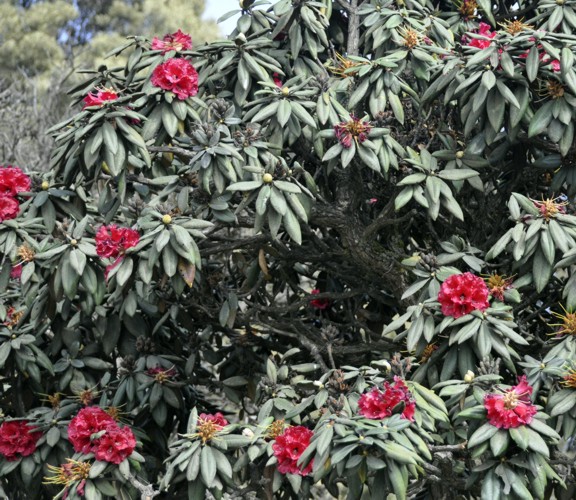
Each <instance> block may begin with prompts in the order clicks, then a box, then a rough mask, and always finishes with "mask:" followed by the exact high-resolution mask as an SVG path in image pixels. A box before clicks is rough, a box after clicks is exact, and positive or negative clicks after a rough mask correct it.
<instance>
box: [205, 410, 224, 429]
mask: <svg viewBox="0 0 576 500" xmlns="http://www.w3.org/2000/svg"><path fill="white" fill-rule="evenodd" d="M206 422H211V423H212V424H213V425H214V426H215V427H218V430H221V429H222V428H223V427H226V426H227V425H228V420H226V419H225V418H224V415H222V413H220V412H217V413H215V414H214V415H212V414H210V413H200V415H198V425H203V424H205V423H206Z"/></svg>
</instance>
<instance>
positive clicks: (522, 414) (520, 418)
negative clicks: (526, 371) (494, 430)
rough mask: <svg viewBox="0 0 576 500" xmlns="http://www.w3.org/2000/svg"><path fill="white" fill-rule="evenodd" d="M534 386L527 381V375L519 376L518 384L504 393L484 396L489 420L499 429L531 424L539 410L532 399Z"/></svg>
mask: <svg viewBox="0 0 576 500" xmlns="http://www.w3.org/2000/svg"><path fill="white" fill-rule="evenodd" d="M531 394H532V387H531V386H529V385H528V382H527V381H526V375H522V377H519V378H518V385H515V386H513V387H511V388H510V389H508V390H506V391H505V392H504V393H492V394H486V395H485V396H484V408H486V412H487V414H486V416H487V417H488V422H489V423H490V424H491V425H493V426H495V427H498V428H499V429H514V428H516V427H520V426H521V425H525V424H529V423H530V422H532V418H533V417H534V415H535V414H536V412H537V411H538V410H537V409H536V406H534V405H533V404H532V402H531V401H530V395H531Z"/></svg>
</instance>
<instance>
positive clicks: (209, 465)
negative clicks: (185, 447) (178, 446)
mask: <svg viewBox="0 0 576 500" xmlns="http://www.w3.org/2000/svg"><path fill="white" fill-rule="evenodd" d="M200 475H201V476H202V481H203V482H204V484H205V485H206V486H207V487H209V488H210V487H212V485H213V482H214V478H215V477H216V458H215V457H214V453H213V451H212V448H210V446H204V447H203V448H202V451H201V452H200Z"/></svg>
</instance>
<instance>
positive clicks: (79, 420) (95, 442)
mask: <svg viewBox="0 0 576 500" xmlns="http://www.w3.org/2000/svg"><path fill="white" fill-rule="evenodd" d="M68 440H69V441H70V442H71V443H72V446H73V447H74V450H75V451H77V452H80V453H94V456H95V457H96V460H102V461H106V462H111V463H113V464H119V463H120V462H122V461H123V460H124V459H125V458H127V457H129V456H130V455H131V454H132V452H133V451H134V448H136V438H135V437H134V433H133V432H132V429H130V427H120V426H119V425H118V423H117V422H116V420H114V419H113V418H112V417H111V416H110V415H109V414H108V413H106V412H105V411H104V410H103V409H102V408H100V407H98V406H88V407H86V408H82V409H81V410H80V411H79V412H78V414H77V415H76V416H75V417H74V418H73V419H72V420H71V421H70V424H68Z"/></svg>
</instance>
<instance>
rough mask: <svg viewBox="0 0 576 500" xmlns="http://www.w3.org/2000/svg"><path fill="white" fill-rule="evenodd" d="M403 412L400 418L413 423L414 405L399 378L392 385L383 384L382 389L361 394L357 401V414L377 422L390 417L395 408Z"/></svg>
mask: <svg viewBox="0 0 576 500" xmlns="http://www.w3.org/2000/svg"><path fill="white" fill-rule="evenodd" d="M400 405H403V410H402V414H401V417H402V418H404V419H406V420H410V421H413V420H414V412H415V411H416V403H415V402H414V399H413V398H412V393H411V392H410V391H409V390H408V387H407V386H406V383H405V382H404V380H402V379H401V378H400V377H394V384H390V382H384V389H383V390H382V389H378V388H377V387H373V388H372V390H370V392H367V393H365V394H362V396H360V399H359V400H358V413H360V415H362V416H363V417H366V418H369V419H372V420H378V419H382V418H386V417H390V416H392V415H393V414H394V410H395V409H396V408H401V407H402V406H400Z"/></svg>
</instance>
